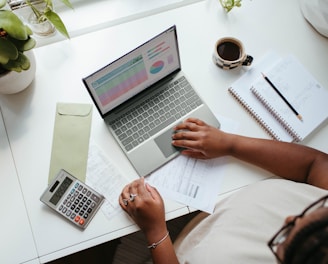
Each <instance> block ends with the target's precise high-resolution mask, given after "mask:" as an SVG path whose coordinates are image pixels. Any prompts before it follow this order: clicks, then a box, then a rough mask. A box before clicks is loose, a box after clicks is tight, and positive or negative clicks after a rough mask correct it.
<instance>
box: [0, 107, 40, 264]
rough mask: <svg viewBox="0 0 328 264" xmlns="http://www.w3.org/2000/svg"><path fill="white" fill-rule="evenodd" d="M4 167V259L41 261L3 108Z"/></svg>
mask: <svg viewBox="0 0 328 264" xmlns="http://www.w3.org/2000/svg"><path fill="white" fill-rule="evenodd" d="M0 168H1V174H0V186H1V192H0V199H1V206H0V208H1V220H0V234H1V239H0V248H1V253H0V263H22V262H26V261H28V262H27V263H29V264H34V263H39V261H38V254H37V251H36V246H35V243H34V239H33V234H32V230H31V228H30V223H29V219H28V214H27V211H26V208H25V204H24V198H23V195H22V192H21V187H20V183H19V179H18V177H17V174H16V170H15V164H14V160H13V157H12V153H11V150H10V145H9V142H8V138H7V134H6V130H5V126H4V123H3V120H2V114H1V109H0ZM18 252H19V254H17V253H18Z"/></svg>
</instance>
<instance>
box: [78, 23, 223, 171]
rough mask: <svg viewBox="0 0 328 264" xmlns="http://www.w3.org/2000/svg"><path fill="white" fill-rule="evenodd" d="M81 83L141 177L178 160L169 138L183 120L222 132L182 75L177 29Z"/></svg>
mask: <svg viewBox="0 0 328 264" xmlns="http://www.w3.org/2000/svg"><path fill="white" fill-rule="evenodd" d="M83 83H84V85H85V86H86V88H87V90H88V92H89V94H90V96H91V97H92V100H93V102H94V103H95V105H96V107H97V109H98V111H99V113H100V115H101V117H102V118H103V119H104V121H105V123H106V125H107V126H108V128H109V131H110V132H111V134H112V135H113V137H114V138H115V139H116V141H117V142H118V144H119V145H120V147H121V149H122V150H123V152H124V153H125V154H126V156H127V158H128V159H129V161H130V162H131V164H132V165H133V167H134V168H135V170H136V171H137V173H138V174H139V176H146V175H148V174H149V173H151V172H153V171H154V170H156V169H157V168H159V167H160V166H162V165H163V164H165V163H166V162H168V161H169V160H171V159H173V158H174V157H176V156H177V155H178V154H179V152H180V150H179V149H178V148H176V147H174V146H173V145H172V144H171V142H172V138H171V137H172V134H173V133H174V131H173V127H174V126H175V125H177V124H178V123H180V122H182V121H183V120H185V119H186V118H188V117H197V118H199V119H202V120H204V121H205V122H206V123H208V124H210V125H212V126H215V127H219V126H220V123H219V121H218V120H217V119H216V117H215V116H214V115H213V113H212V112H211V111H210V109H209V108H208V106H207V105H206V104H205V103H204V101H203V100H202V99H201V98H200V97H199V95H198V94H197V93H196V91H195V90H194V89H193V88H192V86H191V85H190V83H189V82H188V80H187V78H186V76H185V75H184V73H183V72H182V70H181V64H180V57H179V49H178V39H177V31H176V26H175V25H174V26H172V27H170V28H168V29H167V30H165V31H164V32H162V33H160V34H158V35H157V36H155V37H153V38H152V39H150V40H148V41H147V42H145V43H144V44H142V45H140V46H139V47H137V48H135V49H134V50H132V51H130V52H128V53H127V54H125V55H123V56H122V57H120V58H119V59H117V60H115V61H113V62H112V63H110V64H108V65H107V66H105V67H103V68H101V69H100V70H98V71H96V72H95V73H93V74H91V75H89V76H87V77H85V78H83Z"/></svg>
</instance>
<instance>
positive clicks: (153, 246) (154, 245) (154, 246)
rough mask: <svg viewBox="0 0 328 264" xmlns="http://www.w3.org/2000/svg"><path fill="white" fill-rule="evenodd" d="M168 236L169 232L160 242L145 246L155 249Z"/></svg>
mask: <svg viewBox="0 0 328 264" xmlns="http://www.w3.org/2000/svg"><path fill="white" fill-rule="evenodd" d="M169 234H170V232H169V231H167V233H166V235H165V236H164V237H163V238H162V239H161V240H160V241H158V242H156V243H153V244H151V245H149V246H147V248H149V249H150V248H151V249H155V248H156V247H157V246H158V245H159V244H160V243H162V242H163V241H164V240H165V239H166V238H167V237H168V236H169Z"/></svg>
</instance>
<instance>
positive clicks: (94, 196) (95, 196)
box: [91, 194, 100, 203]
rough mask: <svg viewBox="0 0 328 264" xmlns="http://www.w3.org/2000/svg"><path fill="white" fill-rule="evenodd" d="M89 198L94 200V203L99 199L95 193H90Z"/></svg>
mask: <svg viewBox="0 0 328 264" xmlns="http://www.w3.org/2000/svg"><path fill="white" fill-rule="evenodd" d="M91 199H92V200H94V201H95V202H96V203H98V202H99V200H100V199H99V197H98V196H97V195H95V194H92V195H91Z"/></svg>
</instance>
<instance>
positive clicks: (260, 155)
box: [119, 118, 328, 264]
mask: <svg viewBox="0 0 328 264" xmlns="http://www.w3.org/2000/svg"><path fill="white" fill-rule="evenodd" d="M172 144H173V145H174V146H177V147H181V148H183V150H182V152H181V153H182V154H183V155H186V156H189V157H192V158H197V159H211V158H217V157H221V156H232V157H234V158H236V159H238V160H241V161H244V162H247V163H250V164H253V165H255V166H258V167H260V168H262V169H264V170H267V171H269V172H271V173H273V174H275V175H276V176H279V177H273V178H272V179H266V180H263V181H259V182H258V183H255V184H251V185H249V186H247V187H245V188H243V189H242V190H239V191H237V192H235V193H234V194H232V195H230V196H229V197H227V198H226V199H224V200H222V201H220V202H219V203H218V204H217V205H216V207H215V210H214V213H213V214H210V215H209V214H205V213H199V214H198V215H197V216H196V217H195V218H194V219H192V220H191V221H190V222H189V223H188V224H187V225H186V226H185V228H184V229H183V230H182V232H181V233H180V235H179V237H178V238H177V240H176V241H175V242H174V245H173V243H172V241H171V239H170V236H169V233H168V231H167V227H166V222H165V209H164V203H163V200H162V198H161V195H160V194H159V193H158V191H157V190H156V188H154V187H152V186H150V185H149V184H147V183H145V180H144V179H143V178H140V179H138V180H136V181H133V182H132V183H130V184H128V185H127V186H125V187H124V188H123V190H122V193H121V195H120V197H119V203H120V205H121V207H122V208H123V210H124V211H126V212H127V213H128V214H129V216H130V217H131V218H132V219H133V220H134V221H135V223H136V224H137V225H138V226H139V227H140V229H141V231H142V232H143V233H144V235H145V237H146V240H147V242H148V247H149V248H150V251H151V255H152V260H153V262H154V263H156V264H158V263H160V264H162V263H170V264H172V263H225V264H226V263H262V264H263V263H295V264H296V263H302V264H304V263H316V264H320V263H328V207H326V206H325V205H326V201H327V199H328V193H327V189H328V155H327V154H326V153H323V152H321V151H319V150H316V149H313V148H310V147H307V146H303V145H300V144H295V143H287V142H280V141H274V140H267V139H256V138H250V137H245V136H240V135H235V134H229V133H225V132H223V131H221V130H220V129H217V128H214V127H212V126H209V125H207V124H206V123H205V122H203V121H201V120H199V119H195V118H189V119H187V120H186V121H185V122H183V123H181V124H179V125H177V126H176V127H175V133H174V134H173V136H172ZM231 177H233V175H231ZM304 208H305V209H304ZM299 212H302V213H300V214H299ZM290 215H294V216H290ZM284 219H285V222H284ZM283 222H284V224H283V227H281V225H282V223H283ZM280 227H281V229H280V230H279V228H280ZM277 230H279V231H278V232H277ZM273 234H275V235H274V236H273ZM272 236H273V238H272V239H271V240H270V238H271V237H272ZM268 241H269V242H268ZM272 253H273V254H272Z"/></svg>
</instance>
